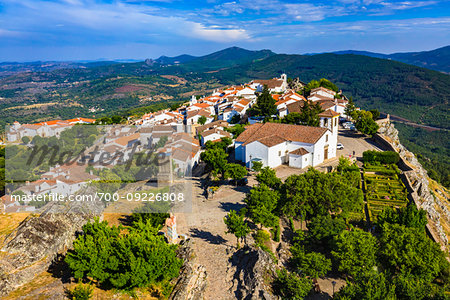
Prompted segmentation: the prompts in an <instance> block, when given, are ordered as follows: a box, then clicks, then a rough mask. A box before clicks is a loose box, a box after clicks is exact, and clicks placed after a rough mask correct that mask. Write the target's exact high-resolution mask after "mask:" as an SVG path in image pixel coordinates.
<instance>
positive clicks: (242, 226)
mask: <svg viewBox="0 0 450 300" xmlns="http://www.w3.org/2000/svg"><path fill="white" fill-rule="evenodd" d="M223 221H224V222H225V225H227V229H228V230H227V232H226V233H231V234H234V236H235V237H236V240H237V246H238V247H239V241H242V240H243V239H244V238H245V237H246V236H247V234H249V233H250V228H249V227H248V224H247V223H246V222H245V220H244V215H243V214H238V213H236V211H235V210H230V212H229V213H228V214H227V216H226V217H225V218H224V219H223Z"/></svg>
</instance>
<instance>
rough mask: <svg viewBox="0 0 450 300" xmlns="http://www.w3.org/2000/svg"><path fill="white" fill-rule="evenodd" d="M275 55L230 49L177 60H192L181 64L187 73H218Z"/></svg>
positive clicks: (263, 51) (270, 52) (267, 52)
mask: <svg viewBox="0 0 450 300" xmlns="http://www.w3.org/2000/svg"><path fill="white" fill-rule="evenodd" d="M273 55H276V53H274V52H272V51H270V50H267V49H264V50H257V51H253V50H247V49H242V48H239V47H230V48H226V49H223V50H220V51H217V52H213V53H211V54H208V55H204V56H200V57H194V56H190V55H180V56H177V58H178V57H181V56H183V57H184V58H186V57H189V58H192V59H190V60H188V61H185V62H184V63H180V65H181V67H182V68H183V69H184V70H185V71H193V72H196V71H197V72H198V71H216V70H219V69H223V68H230V67H234V66H238V65H242V64H247V63H251V62H254V61H258V60H262V59H265V58H268V57H270V56H273Z"/></svg>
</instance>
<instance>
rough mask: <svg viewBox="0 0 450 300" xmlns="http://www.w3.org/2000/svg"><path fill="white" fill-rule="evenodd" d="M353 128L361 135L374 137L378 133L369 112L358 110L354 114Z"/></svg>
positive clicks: (376, 125)
mask: <svg viewBox="0 0 450 300" xmlns="http://www.w3.org/2000/svg"><path fill="white" fill-rule="evenodd" d="M355 127H356V129H358V131H360V132H361V133H364V134H367V135H374V134H375V133H377V131H378V128H379V126H378V124H377V123H376V122H375V121H374V120H373V117H372V113H371V112H370V111H365V110H360V111H357V112H356V118H355Z"/></svg>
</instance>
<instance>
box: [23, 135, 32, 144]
mask: <svg viewBox="0 0 450 300" xmlns="http://www.w3.org/2000/svg"><path fill="white" fill-rule="evenodd" d="M29 142H30V138H29V137H27V136H24V137H22V143H24V144H25V145H27V144H28V143H29Z"/></svg>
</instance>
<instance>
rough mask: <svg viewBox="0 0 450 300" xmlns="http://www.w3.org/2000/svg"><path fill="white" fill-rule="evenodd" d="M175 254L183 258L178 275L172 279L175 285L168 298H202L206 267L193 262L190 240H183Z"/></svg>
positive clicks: (196, 299) (204, 287) (180, 299)
mask: <svg viewBox="0 0 450 300" xmlns="http://www.w3.org/2000/svg"><path fill="white" fill-rule="evenodd" d="M177 256H178V257H179V258H181V259H182V260H183V262H184V263H183V266H182V267H181V272H180V276H178V278H177V279H176V280H175V281H174V284H175V287H174V289H173V291H172V293H171V294H170V297H169V300H198V299H203V295H204V293H205V290H206V284H207V281H206V276H207V274H206V268H205V267H204V266H202V265H200V264H197V263H193V262H192V261H193V258H194V250H193V248H192V241H191V240H187V241H185V242H184V243H183V244H182V245H181V247H180V248H179V249H178V254H177Z"/></svg>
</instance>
